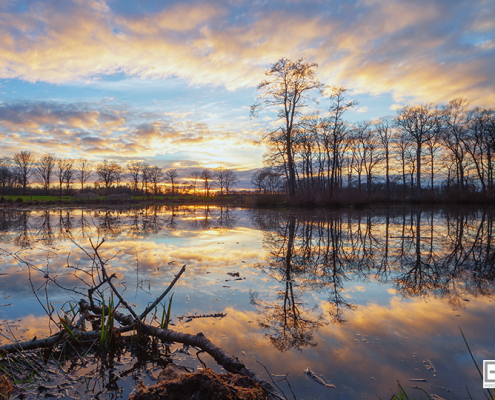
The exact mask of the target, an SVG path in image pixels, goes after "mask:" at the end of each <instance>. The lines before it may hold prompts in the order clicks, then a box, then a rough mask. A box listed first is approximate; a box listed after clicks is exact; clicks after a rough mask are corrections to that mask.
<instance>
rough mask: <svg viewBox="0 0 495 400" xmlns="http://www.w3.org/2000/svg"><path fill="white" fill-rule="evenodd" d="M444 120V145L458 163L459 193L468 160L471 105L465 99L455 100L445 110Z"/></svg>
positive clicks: (461, 188)
mask: <svg viewBox="0 0 495 400" xmlns="http://www.w3.org/2000/svg"><path fill="white" fill-rule="evenodd" d="M442 111H443V113H442V119H443V122H444V125H445V129H444V130H443V131H442V135H441V136H442V144H443V145H444V146H445V147H446V148H447V149H448V150H449V151H450V152H451V153H452V155H453V156H454V159H455V161H456V170H457V185H458V189H459V191H462V190H463V189H464V182H465V176H464V175H465V171H466V166H467V165H466V164H467V163H466V158H467V156H468V149H467V147H468V146H466V144H467V142H468V140H469V134H468V125H469V123H470V116H471V114H470V112H469V103H468V101H467V100H465V99H454V100H452V101H450V102H449V103H448V104H447V105H446V106H445V107H444V108H443V110H442Z"/></svg>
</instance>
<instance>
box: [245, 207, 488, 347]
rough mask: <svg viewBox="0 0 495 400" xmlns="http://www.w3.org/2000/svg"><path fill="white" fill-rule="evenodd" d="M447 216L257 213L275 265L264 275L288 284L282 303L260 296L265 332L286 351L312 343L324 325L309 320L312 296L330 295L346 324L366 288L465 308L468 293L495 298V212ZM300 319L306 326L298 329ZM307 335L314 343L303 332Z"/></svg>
mask: <svg viewBox="0 0 495 400" xmlns="http://www.w3.org/2000/svg"><path fill="white" fill-rule="evenodd" d="M444 213H445V214H444V215H441V214H440V213H439V212H438V211H436V212H434V211H428V212H424V211H422V210H421V209H412V210H411V209H408V210H406V209H389V210H386V211H385V212H384V213H373V214H372V213H371V212H370V211H349V212H347V211H346V212H340V213H338V212H322V213H319V214H318V215H314V214H313V213H302V214H300V215H299V214H296V216H287V215H286V214H285V213H283V212H278V211H269V210H263V211H262V210H257V211H253V212H251V216H252V221H253V223H254V224H255V226H257V227H258V228H259V229H261V230H263V231H264V241H263V242H264V246H265V247H267V248H268V249H269V250H270V257H269V259H268V261H267V262H266V263H265V264H263V265H260V266H259V268H260V269H262V271H263V272H265V273H267V274H268V275H269V276H270V277H271V278H273V279H274V280H275V281H276V282H278V283H280V284H282V285H283V289H280V290H279V292H277V295H278V297H277V300H276V301H272V302H263V301H262V300H261V299H260V295H259V294H257V295H256V296H253V304H255V305H256V306H257V308H258V311H259V312H260V314H261V315H262V326H264V327H265V328H267V329H272V330H274V331H275V332H276V333H275V334H272V335H271V336H270V340H271V341H272V342H273V343H274V345H276V346H277V348H280V349H286V348H288V347H297V348H301V347H303V346H304V343H307V344H306V345H310V344H309V343H312V342H311V340H312V339H311V338H312V335H313V331H314V329H317V327H318V324H321V321H319V320H317V321H316V322H315V324H314V325H311V324H310V323H307V320H308V318H307V317H301V315H305V314H306V315H307V313H308V312H307V311H305V310H304V308H305V305H306V303H305V294H309V293H310V292H322V293H325V294H327V295H328V304H327V305H328V306H329V309H330V311H329V313H330V319H331V320H332V322H334V323H342V322H345V313H346V310H347V311H349V310H353V309H354V308H355V306H354V305H353V304H352V303H350V302H349V300H348V298H347V297H346V294H347V293H346V288H345V286H346V284H351V283H356V282H359V281H362V282H366V281H378V282H380V283H384V284H393V285H394V286H395V288H396V289H397V291H398V292H399V293H400V294H401V295H402V296H404V297H431V296H434V297H442V298H446V299H447V300H448V301H449V302H451V303H452V304H455V305H458V306H459V305H461V304H462V303H463V298H465V296H466V295H467V294H470V295H473V296H480V295H488V294H493V293H494V284H493V280H494V278H495V269H494V268H493V266H494V265H495V251H494V248H493V247H494V246H493V244H492V241H493V239H492V235H493V219H494V215H493V214H492V212H491V211H490V213H488V212H486V211H478V212H475V213H471V214H466V213H462V212H459V213H455V212H445V211H444ZM298 318H300V319H301V321H302V322H301V323H300V324H299V325H298V324H297V323H296V322H291V321H297V319H298ZM309 320H310V321H311V319H309ZM289 322H291V323H292V325H290V324H289ZM304 323H306V325H304ZM298 329H299V330H298ZM304 329H306V330H307V331H308V332H309V333H308V335H307V336H304V333H303V332H301V330H304ZM299 338H300V340H299V341H298V339H299ZM308 338H309V339H308ZM304 340H306V342H304Z"/></svg>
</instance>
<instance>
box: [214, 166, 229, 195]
mask: <svg viewBox="0 0 495 400" xmlns="http://www.w3.org/2000/svg"><path fill="white" fill-rule="evenodd" d="M227 171H228V170H227V169H225V168H223V167H218V168H217V169H216V170H215V172H213V182H214V184H215V185H216V186H218V187H219V188H220V196H223V191H224V189H225V185H226V179H227Z"/></svg>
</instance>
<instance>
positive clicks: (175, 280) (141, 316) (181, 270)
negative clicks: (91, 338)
mask: <svg viewBox="0 0 495 400" xmlns="http://www.w3.org/2000/svg"><path fill="white" fill-rule="evenodd" d="M185 270H186V266H185V265H183V266H182V268H181V269H180V271H179V273H178V274H177V275H175V278H174V280H173V281H172V282H170V285H168V288H167V289H165V291H164V292H163V293H162V294H161V295H160V297H158V298H157V299H156V300H155V301H154V302H153V303H152V304H151V305H150V306H148V308H147V309H146V310H144V311H143V312H142V314H141V315H140V316H139V320H140V321H142V320H143V318H144V317H146V315H148V314H149V312H150V311H151V310H153V309H154V308H155V307H156V305H157V304H158V303H159V302H160V301H162V299H163V298H164V297H165V296H166V295H167V294H168V292H170V290H171V289H172V288H173V287H174V285H175V283H176V282H177V281H178V280H179V278H180V276H181V275H182V274H183V272H184V271H185Z"/></svg>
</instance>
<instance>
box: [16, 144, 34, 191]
mask: <svg viewBox="0 0 495 400" xmlns="http://www.w3.org/2000/svg"><path fill="white" fill-rule="evenodd" d="M13 160H14V164H15V165H16V166H17V170H18V171H17V172H18V174H19V181H20V184H21V185H22V194H24V195H25V194H26V189H27V185H29V178H30V177H31V170H32V168H33V164H34V161H35V159H34V156H33V155H32V154H31V153H30V152H29V151H21V152H20V153H16V154H14V158H13Z"/></svg>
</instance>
